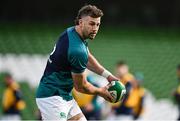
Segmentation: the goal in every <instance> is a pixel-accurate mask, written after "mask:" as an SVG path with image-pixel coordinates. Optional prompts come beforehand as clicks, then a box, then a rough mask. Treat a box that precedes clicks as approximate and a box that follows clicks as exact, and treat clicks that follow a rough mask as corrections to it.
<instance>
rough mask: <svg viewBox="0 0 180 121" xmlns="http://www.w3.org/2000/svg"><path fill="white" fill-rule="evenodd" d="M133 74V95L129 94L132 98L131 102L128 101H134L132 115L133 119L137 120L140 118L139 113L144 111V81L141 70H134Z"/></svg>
mask: <svg viewBox="0 0 180 121" xmlns="http://www.w3.org/2000/svg"><path fill="white" fill-rule="evenodd" d="M134 76H135V81H136V83H135V85H134V88H133V92H132V95H133V96H131V98H132V99H131V101H133V102H129V103H134V106H133V111H132V115H133V119H134V120H137V119H139V118H141V115H142V114H143V112H144V98H145V89H144V87H143V86H142V82H143V81H144V75H143V74H142V73H141V72H136V73H135V74H134ZM133 98H134V99H133Z"/></svg>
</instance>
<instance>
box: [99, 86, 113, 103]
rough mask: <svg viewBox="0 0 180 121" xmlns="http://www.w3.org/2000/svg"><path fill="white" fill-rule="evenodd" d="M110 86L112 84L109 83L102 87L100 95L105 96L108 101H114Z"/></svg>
mask: <svg viewBox="0 0 180 121" xmlns="http://www.w3.org/2000/svg"><path fill="white" fill-rule="evenodd" d="M109 86H110V84H108V85H107V86H105V87H101V88H100V90H101V91H100V93H99V95H100V96H101V97H103V98H104V99H105V100H106V101H108V102H112V101H113V97H112V96H111V95H110V93H109V91H108V88H109Z"/></svg>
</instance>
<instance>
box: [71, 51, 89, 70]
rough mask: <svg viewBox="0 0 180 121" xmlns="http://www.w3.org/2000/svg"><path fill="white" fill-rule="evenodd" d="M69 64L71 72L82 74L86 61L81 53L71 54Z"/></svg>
mask: <svg viewBox="0 0 180 121" xmlns="http://www.w3.org/2000/svg"><path fill="white" fill-rule="evenodd" d="M69 61H70V64H71V72H73V73H82V72H84V71H85V69H86V67H87V59H86V57H85V56H84V55H83V53H82V52H73V53H72V54H70V58H69Z"/></svg>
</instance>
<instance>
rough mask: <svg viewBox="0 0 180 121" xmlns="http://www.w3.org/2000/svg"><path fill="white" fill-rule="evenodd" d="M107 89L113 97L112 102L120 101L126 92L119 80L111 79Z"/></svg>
mask: <svg viewBox="0 0 180 121" xmlns="http://www.w3.org/2000/svg"><path fill="white" fill-rule="evenodd" d="M108 91H109V93H110V94H111V96H112V97H113V101H112V103H116V102H118V101H122V100H123V98H124V96H125V94H126V88H125V86H124V85H123V84H122V83H121V82H119V81H111V82H110V86H109V88H108Z"/></svg>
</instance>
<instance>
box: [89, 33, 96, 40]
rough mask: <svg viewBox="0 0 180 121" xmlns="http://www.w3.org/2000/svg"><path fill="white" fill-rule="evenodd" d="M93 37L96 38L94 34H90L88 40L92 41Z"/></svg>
mask: <svg viewBox="0 0 180 121" xmlns="http://www.w3.org/2000/svg"><path fill="white" fill-rule="evenodd" d="M95 37H96V34H94V33H90V34H89V37H88V38H89V39H91V40H93V39H94V38H95Z"/></svg>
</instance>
